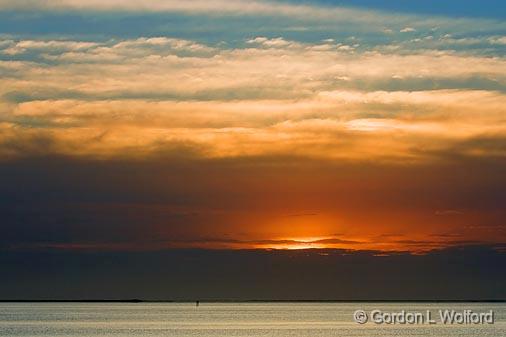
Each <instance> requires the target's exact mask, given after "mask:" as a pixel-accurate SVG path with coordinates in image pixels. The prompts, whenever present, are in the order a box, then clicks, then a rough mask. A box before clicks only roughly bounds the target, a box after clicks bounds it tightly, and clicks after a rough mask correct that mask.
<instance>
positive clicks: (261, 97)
mask: <svg viewBox="0 0 506 337" xmlns="http://www.w3.org/2000/svg"><path fill="white" fill-rule="evenodd" d="M505 16H506V5H504V3H503V2H502V1H497V0H484V1H480V2H479V3H477V2H475V1H453V0H452V1H445V2H444V3H441V2H440V1H435V0H428V1H417V2H414V1H397V0H392V1H372V0H356V1H352V0H348V1H345V0H343V1H337V0H336V1H333V0H319V1H304V0H297V1H295V0H286V1H242V0H236V1H225V0H216V1H204V0H188V1H174V0H145V1H135V0H110V1H98V0H88V1H84V0H58V1H57V0H46V1H39V0H18V1H11V0H0V219H1V220H0V229H1V230H2V235H1V236H0V254H2V255H3V257H2V258H3V259H4V260H3V261H4V264H5V266H7V267H8V268H9V269H8V270H11V273H12V275H13V276H12V278H11V279H10V281H9V287H4V291H3V292H0V297H2V294H3V297H6V296H11V295H12V294H14V295H12V296H18V297H23V296H25V295H26V296H28V295H27V294H28V293H27V292H26V286H27V285H29V284H30V282H29V280H30V279H33V278H34V277H35V278H36V277H40V278H43V275H46V274H45V273H43V272H41V271H40V270H39V271H37V270H38V269H37V268H32V269H31V270H32V271H31V272H28V273H27V272H25V271H23V269H20V267H19V265H20V263H19V261H25V262H26V263H28V260H30V259H33V256H39V255H38V254H42V255H40V256H44V257H46V260H44V261H43V262H41V263H40V266H45V267H44V268H46V267H47V270H53V268H56V270H60V271H61V273H62V276H61V278H59V279H58V280H57V281H58V282H61V283H62V284H63V283H65V282H66V281H65V280H68V279H74V278H77V276H75V275H78V274H76V273H77V271H76V270H75V266H76V265H80V264H81V263H84V264H86V263H88V264H91V265H93V263H96V261H98V260H100V259H98V258H97V256H104V258H105V259H112V260H113V261H116V260H115V259H117V261H120V262H118V268H122V269H121V270H122V272H118V273H117V274H122V273H127V274H128V270H129V268H133V269H135V268H134V267H129V264H128V261H137V262H136V263H139V262H138V261H141V260H142V261H145V262H143V263H146V264H148V265H150V263H151V262H150V261H153V262H152V265H153V266H154V265H158V266H160V267H161V266H163V265H164V262H163V261H172V262H171V263H174V265H173V267H174V270H176V271H175V273H176V274H175V275H179V276H178V277H180V280H182V281H181V287H183V285H184V284H186V280H187V278H188V277H194V274H192V272H191V270H190V271H189V270H188V269H187V268H189V267H188V266H185V265H184V264H183V263H182V262H181V261H184V260H185V258H186V257H188V258H191V257H192V256H194V255H193V254H197V255H198V258H197V260H199V259H203V260H206V259H210V262H209V263H210V265H213V266H215V269H216V270H220V265H221V264H222V263H224V264H226V263H229V262H227V261H229V259H233V261H235V262H234V263H235V265H241V264H244V265H248V266H252V267H251V268H250V271H251V275H253V274H254V273H253V271H255V270H258V268H260V267H259V266H260V265H261V264H262V263H264V262H265V261H268V262H265V263H266V264H273V265H277V263H281V262H279V261H285V262H286V261H291V259H292V258H293V256H292V255H291V254H295V255H294V256H299V255H297V254H298V253H297V250H302V251H305V252H309V253H308V254H310V257H311V261H313V259H314V262H311V263H309V262H307V261H305V262H304V261H302V259H301V258H295V260H300V265H299V266H297V265H295V266H293V265H290V268H291V269H290V271H287V273H288V274H290V275H293V273H296V271H297V269H298V268H299V269H303V268H307V267H308V265H313V264H316V265H318V266H320V267H319V268H320V269H318V271H314V275H320V276H318V277H320V278H321V279H325V280H326V282H328V287H329V288H328V289H330V284H332V282H333V281H335V280H336V279H337V276H336V275H333V274H328V273H327V272H326V270H327V269H328V268H334V267H335V266H339V265H340V264H341V263H342V264H343V265H346V263H350V262H349V261H348V262H346V261H343V260H342V259H343V257H342V256H347V254H351V255H352V257H353V258H356V259H358V260H357V261H367V263H365V262H358V264H359V265H361V266H362V267H363V268H366V269H360V268H362V267H356V268H357V269H353V268H352V269H351V270H352V274H353V275H355V276H356V275H361V274H367V275H369V274H370V275H372V274H373V273H374V272H375V271H376V270H377V269H375V268H374V267H368V266H369V265H375V264H377V263H378V264H379V265H393V266H396V267H389V268H394V269H395V271H392V273H393V276H392V277H395V276H396V275H398V274H399V273H400V271H401V270H402V268H404V267H403V266H408V265H409V264H410V263H411V262H409V261H410V258H412V259H413V260H412V261H413V263H415V264H418V265H424V263H425V262H427V261H429V262H430V263H431V266H433V267H431V268H432V269H431V270H433V271H434V273H435V275H437V273H438V272H442V271H441V270H442V269H444V268H441V266H442V265H444V261H447V260H449V259H450V260H451V259H452V258H453V257H452V256H455V255H459V253H456V252H460V249H463V250H464V251H465V252H466V254H464V255H465V256H471V257H472V259H474V260H473V261H475V262H476V261H481V262H476V263H474V266H482V268H485V269H484V271H483V273H482V274H480V275H482V276H483V279H477V280H476V282H477V283H476V284H474V283H472V278H470V276H469V275H467V274H465V271H466V270H468V269H466V268H465V263H464V262H462V261H461V262H462V264H459V268H460V267H461V269H459V268H457V269H458V270H455V272H454V273H453V274H452V272H453V271H452V270H450V271H445V273H449V274H448V275H447V276H445V277H446V278H447V279H452V278H454V279H458V278H459V277H462V279H466V277H469V280H470V281H469V282H468V283H466V284H467V286H468V288H466V287H464V286H463V288H462V289H471V288H473V287H475V288H476V287H478V288H480V289H482V288H483V289H484V288H487V289H489V293H486V292H483V293H482V294H481V295H480V296H488V297H494V296H496V297H500V296H502V297H503V298H504V292H503V293H502V295H501V294H500V291H499V290H498V289H499V287H496V286H494V285H499V284H503V283H504V282H503V281H505V275H504V274H503V273H499V272H497V273H496V272H489V269H487V268H489V267H490V266H495V267H490V268H491V270H493V269H494V268H498V266H497V265H494V264H491V263H489V262H487V261H490V260H493V261H496V262H497V261H498V263H499V266H500V264H501V263H502V265H504V252H505V251H506V224H505V223H504V219H505V218H506V175H505V174H504V172H506V114H505V113H506V111H505V108H504V107H505V106H506V94H505V93H506V59H505V57H504V55H505V51H506V23H505ZM308 249H311V250H310V251H309V250H308ZM328 252H330V253H328ZM484 252H486V253H484ZM34 254H35V255H34ZM150 254H152V255H150ZM206 254H208V255H206ZM220 254H223V255H220ZM234 254H238V255H237V256H236V255H234ZM263 254H267V255H263ZM269 254H272V255H269ZM325 254H330V255H325ZM187 255H188V256H187ZM180 256H183V257H184V258H181V259H180V258H176V257H180ZM266 256H267V257H266ZM301 256H302V255H301ZM329 256H330V257H329ZM385 256H390V257H391V259H389V260H388V261H389V262H388V263H385V262H384V261H385V260H381V261H379V260H378V259H380V258H381V257H385ZM420 256H426V257H427V259H426V260H420ZM401 257H402V258H401ZM94 259H95V260H94ZM97 259H98V260H97ZM164 259H166V260H164ZM241 259H242V260H241ZM318 259H323V260H322V261H319V260H318ZM480 259H483V261H482V260H480ZM485 259H486V260H487V261H485ZM13 261H17V262H13ZM57 261H59V262H57ZM83 261H85V262H83ZM90 261H95V262H93V263H92V262H90ZM199 261H200V260H199ZM206 261H207V260H206ZM237 261H241V262H240V263H239V262H237ZM262 261H264V262H262ZM276 261H278V262H276ZM420 261H425V262H423V263H422V262H420ZM285 262H283V263H285ZM429 262H427V263H429ZM167 263H168V262H167ZM234 263H232V265H234ZM286 263H288V262H286ZM308 263H309V264H308ZM430 263H429V264H430ZM459 263H460V262H459ZM23 264H24V263H21V265H23ZM351 264H352V265H354V263H351ZM7 267H6V268H7ZM41 268H42V267H41ZM287 268H288V267H287ZM396 268H397V269H396ZM153 270H154V267H153ZM153 270H151V274H149V273H148V274H149V275H151V276H149V277H152V278H156V273H155V272H154V271H153ZM436 270H437V272H436ZM480 270H481V269H480ZM467 272H469V273H470V272H471V271H469V270H468V271H467ZM101 273H105V271H103V270H102V269H100V268H97V271H96V273H95V274H93V273H92V274H93V275H94V276H93V277H96V278H98V279H99V278H100V275H103V274H101ZM178 273H179V274H178ZM211 274H212V273H211ZM274 274H275V273H274ZM274 274H269V275H271V276H269V277H267V276H266V278H265V279H264V280H263V281H262V282H264V283H262V282H260V284H270V286H271V287H270V288H269V289H270V290H269V291H271V293H275V289H279V288H277V287H276V286H274V285H275V283H276V282H278V281H279V280H277V279H276V276H275V275H274ZM464 274H465V275H464ZM65 275H66V276H65ZM164 275H165V274H164ZM192 275H193V276H192ZM206 275H207V276H202V279H203V280H204V281H205V280H206V278H208V279H215V278H216V275H215V274H212V275H210V274H206ZM227 275H232V274H227ZM248 275H249V274H248ZM445 275H446V274H445ZM462 275H464V276H462ZM159 276H160V278H161V279H162V278H163V277H167V275H165V276H163V275H159ZM162 276H163V277H162ZM90 277H92V276H90ZM111 277H112V276H111ZM251 277H253V276H251ZM434 277H436V276H434ZM230 278H231V280H236V279H235V278H234V277H233V276H230ZM420 278H421V276H420ZM269 280H270V281H271V282H269ZM53 281H54V280H53ZM204 281H203V282H204ZM236 281H237V280H236ZM48 282H49V281H48ZM55 282H56V281H55ZM111 282H112V281H111ZM139 282H140V281H139V280H132V281H131V282H130V283H128V284H130V288H128V286H125V287H126V288H125V289H129V291H133V290H135V289H137V288H138V287H137V285H138V284H139ZM343 282H344V281H343ZM346 282H350V283H349V284H350V287H352V284H353V282H352V281H350V280H347V281H346ZM113 283H114V282H113ZM48 284H49V283H48ZM111 284H112V283H111ZM237 284H238V281H237V282H234V281H230V282H229V285H230V286H227V287H223V288H222V289H221V292H220V289H214V290H213V291H214V293H213V291H211V289H210V288H206V287H205V286H202V285H196V288H195V289H193V290H194V291H200V292H201V294H202V296H206V294H207V295H208V297H213V296H214V297H219V296H225V297H233V298H235V297H237V296H239V295H237V294H238V293H240V291H238V289H240V288H238V286H237ZM234 285H235V287H234ZM418 285H419V284H418ZM78 286H79V285H78ZM302 286H303V285H301V287H302ZM83 287H84V286H83ZM176 288H177V287H176ZM183 288H184V287H183ZM183 288H180V290H181V289H182V290H181V291H182V292H183V293H184V292H185V291H186V292H189V291H190V290H191V289H189V288H184V289H186V290H184V289H183ZM37 289H38V291H40V292H39V293H37V290H33V289H32V292H31V293H30V296H32V297H41V296H42V297H43V294H44V292H43V291H44V289H46V291H47V289H48V286H47V287H40V288H37ZM58 289H63V288H58ZM83 289H85V290H83V292H82V293H79V294H81V295H82V296H84V297H86V296H85V295H86V288H85V287H84V288H83ZM93 289H95V290H93V291H95V292H93V291H92V289H91V288H90V289H88V290H89V291H90V294H95V295H96V296H99V295H100V294H99V293H97V292H96V290H97V288H96V287H95V288H93ZM153 289H159V288H156V287H155V288H153ZM206 289H207V293H206ZM261 289H262V288H261V287H260V288H258V289H257V290H258V291H260V290H261ZM350 289H351V288H350ZM375 289H376V290H377V292H376V293H375V294H376V295H374V293H373V292H371V296H372V297H374V296H376V298H378V297H381V296H380V295H379V294H380V293H381V291H383V293H385V292H386V291H387V290H386V289H383V290H381V289H380V288H375ZM417 289H418V290H417ZM462 289H461V290H462ZM490 289H492V290H490ZM81 290H82V289H81ZM228 290H230V291H231V293H229V292H227V291H228ZM380 290H381V291H380ZM62 291H63V290H62ZM233 291H236V292H235V293H234V292H233ZM258 291H257V292H255V291H253V292H250V293H248V292H245V293H244V294H243V295H242V296H243V297H262V296H261V295H260V294H259V293H258ZM294 291H295V290H294ZM435 291H436V290H435ZM437 291H439V293H445V292H447V293H448V294H450V293H451V287H447V288H444V289H443V288H442V290H441V289H439V290H437ZM133 292H135V291H133ZM125 293H127V291H125ZM297 293H298V292H297ZM346 293H347V292H335V291H334V292H332V291H330V290H329V292H328V293H326V296H328V297H339V296H343V294H344V295H346ZM390 293H391V292H390ZM390 293H389V294H390ZM6 294H7V295H6ZM23 294H24V295H23ZM72 294H74V296H75V294H76V293H75V292H74V293H73V292H72V291H69V292H62V293H58V292H54V293H52V296H54V297H58V296H61V297H72ZM122 294H123V293H121V294H118V296H123V295H122ZM157 294H158V295H157ZM210 294H211V295H210ZM392 294H393V293H392ZM417 294H418V295H420V292H419V287H418V288H417V287H416V286H413V287H412V288H410V287H408V286H407V287H406V291H405V292H399V293H397V295H398V296H397V297H399V296H408V297H412V298H414V297H417ZM139 295H145V296H148V297H152V298H156V297H157V296H158V297H163V296H169V295H171V294H167V293H163V292H158V293H156V294H155V293H142V294H139ZM172 295H174V294H172ZM172 295H171V296H172ZM305 295H307V296H305ZM305 295H304V293H302V295H301V297H302V298H312V297H315V296H316V297H318V296H317V295H318V294H315V293H313V292H311V291H310V290H308V292H307V293H305ZM320 295H321V296H323V294H320ZM499 295H500V296H499ZM26 296H25V297H26ZM90 296H91V295H90ZM100 296H101V295H100ZM174 296H175V295H174ZM174 296H172V297H174ZM290 296H291V298H294V297H293V294H290V293H287V294H285V298H290ZM392 296H394V295H392ZM420 296H421V295H420ZM449 296H450V295H449ZM451 296H456V297H458V296H460V297H462V296H464V295H463V293H456V292H454V293H451ZM182 297H184V296H183V295H182ZM239 297H240V296H239ZM394 297H395V296H394Z"/></svg>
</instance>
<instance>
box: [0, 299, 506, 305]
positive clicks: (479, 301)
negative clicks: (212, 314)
mask: <svg viewBox="0 0 506 337" xmlns="http://www.w3.org/2000/svg"><path fill="white" fill-rule="evenodd" d="M195 302H197V300H141V299H119V300H118V299H100V300H93V299H91V300H86V299H72V300H0V303H195ZM198 302H199V303H200V304H203V303H506V299H499V300H493V299H484V300H473V299H463V300H227V299H223V300H206V299H204V300H200V299H199V300H198Z"/></svg>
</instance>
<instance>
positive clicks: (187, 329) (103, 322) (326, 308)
mask: <svg viewBox="0 0 506 337" xmlns="http://www.w3.org/2000/svg"><path fill="white" fill-rule="evenodd" d="M357 309H364V310H365V311H366V312H368V313H370V311H371V310H374V309H379V310H383V311H384V312H399V311H401V310H402V309H404V310H407V311H413V312H424V313H425V311H426V310H432V311H433V312H434V316H435V318H439V314H438V311H437V310H439V309H455V310H461V311H462V310H465V309H471V310H473V311H475V312H485V311H489V310H493V311H494V312H495V324H493V325H452V326H449V325H443V324H436V325H416V326H415V325H376V324H374V323H371V322H369V323H367V324H364V325H359V324H357V323H354V321H353V313H354V312H355V310H357ZM0 336H10V337H14V336H48V337H49V336H69V337H72V336H86V337H95V336H141V337H142V336H177V337H186V336H203V337H207V336H209V337H210V336H213V337H214V336H216V337H228V336H249V337H251V336H269V337H270V336H272V337H274V336H294V337H306V336H307V337H318V336H322V337H327V336H343V337H351V336H367V337H374V336H432V337H444V336H472V337H476V336H497V337H504V336H506V305H505V304H489V303H485V304H465V303H462V304H448V303H443V304H420V303H413V304H397V303H389V304H376V303H371V304H363V303H345V304H343V303H302V304H300V303H276V304H273V303H254V304H250V303H239V304H207V303H203V304H201V305H200V306H199V307H198V308H197V307H195V304H165V303H164V304H149V303H140V304H74V303H69V304H61V303H51V304H30V303H24V304H18V303H15V304H11V303H3V304H2V303H0Z"/></svg>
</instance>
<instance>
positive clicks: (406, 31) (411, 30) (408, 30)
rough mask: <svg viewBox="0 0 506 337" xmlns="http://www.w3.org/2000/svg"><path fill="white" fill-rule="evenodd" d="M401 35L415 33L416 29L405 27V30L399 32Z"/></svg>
mask: <svg viewBox="0 0 506 337" xmlns="http://www.w3.org/2000/svg"><path fill="white" fill-rule="evenodd" d="M400 32H401V33H411V32H416V29H414V28H413V27H405V28H402V29H401V30H400Z"/></svg>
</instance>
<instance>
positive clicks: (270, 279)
mask: <svg viewBox="0 0 506 337" xmlns="http://www.w3.org/2000/svg"><path fill="white" fill-rule="evenodd" d="M505 263H506V254H504V253H499V252H497V251H496V250H493V249H491V248H489V247H467V248H453V249H447V250H442V251H435V252H432V253H429V254H426V255H410V254H389V255H385V254H383V253H381V252H374V251H363V252H356V253H353V252H349V251H344V250H301V251H261V250H258V251H254V250H243V251H228V250H211V251H209V250H167V251H157V252H129V253H111V252H100V253H97V252H62V251H54V250H39V251H36V252H26V251H25V252H5V251H4V252H1V253H0V264H1V266H2V287H0V298H2V299H72V298H73V299H75V298H81V299H97V298H109V299H111V298H141V299H155V300H160V299H165V300H196V299H200V300H205V299H233V300H247V299H257V300H258V299H263V300H268V299H275V300H288V299H295V300H304V299H312V300H317V299H324V300H329V299H336V300H358V299H367V300H373V299H389V300H394V299H414V300H416V299H431V300H443V299H457V300H462V299H474V300H477V299H504V298H506V292H505V289H504V286H503V285H504V283H505V282H506V273H505V270H504V268H500V266H504V265H505Z"/></svg>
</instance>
